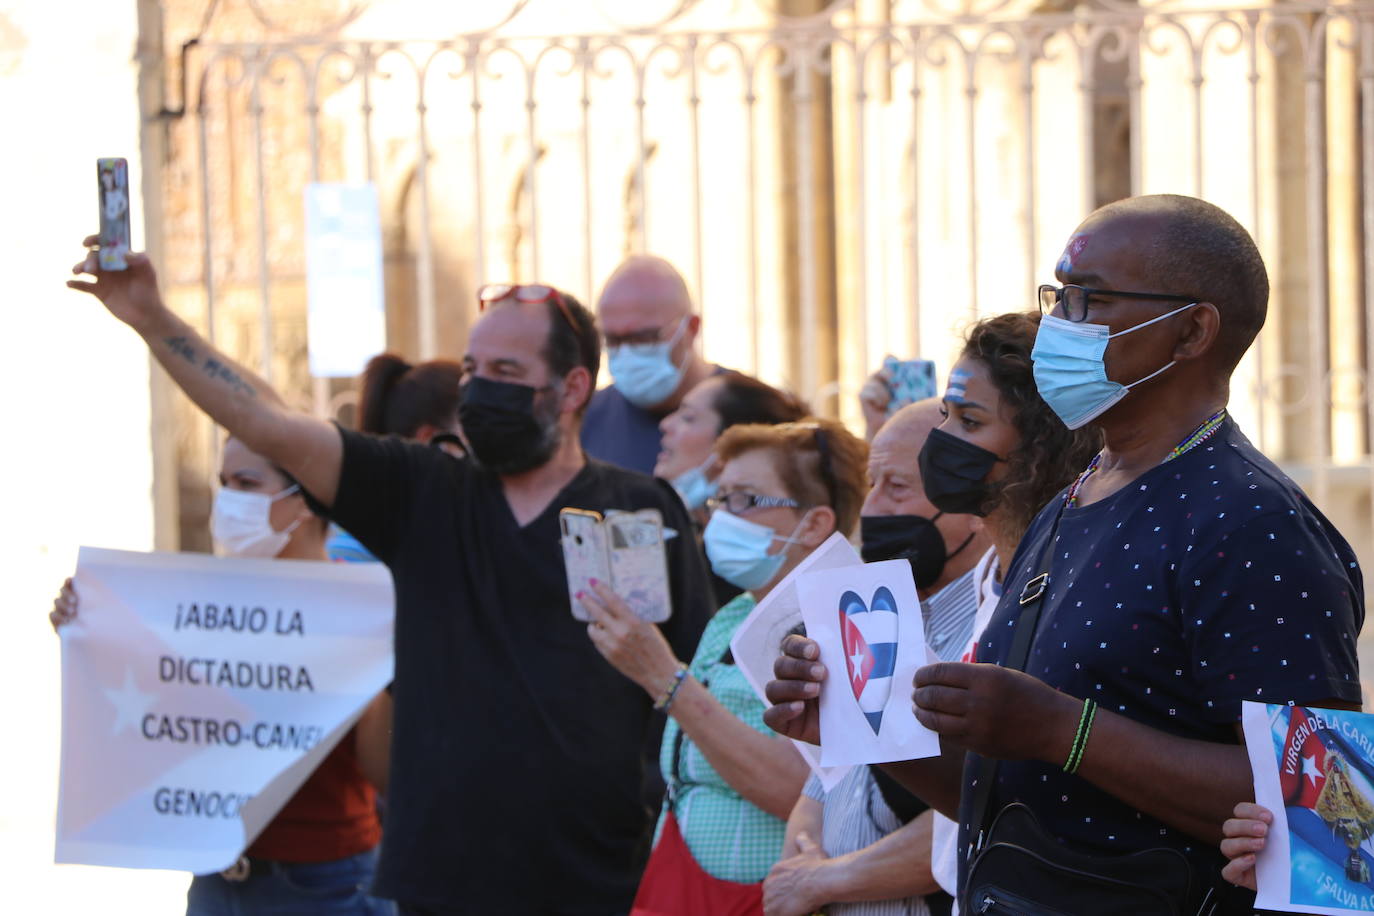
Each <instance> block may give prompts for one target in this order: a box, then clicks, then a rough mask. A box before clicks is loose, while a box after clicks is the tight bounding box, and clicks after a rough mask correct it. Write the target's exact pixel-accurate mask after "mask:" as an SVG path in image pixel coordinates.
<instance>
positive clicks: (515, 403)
mask: <svg viewBox="0 0 1374 916" xmlns="http://www.w3.org/2000/svg"><path fill="white" fill-rule="evenodd" d="M538 391H539V389H536V388H534V387H533V386H531V385H519V384H516V383H514V382H497V381H493V380H491V379H485V378H481V377H478V376H474V377H473V378H471V379H470V380H468V381H467V382H465V383H464V384H463V390H462V392H461V394H460V395H459V399H458V422H459V424H460V425H461V426H462V427H463V436H464V437H465V438H466V439H467V440H468V445H469V446H471V449H470V451H471V454H472V456H473V458H475V459H476V460H477V463H478V464H480V465H481V466H482V467H484V468H486V469H487V470H490V471H494V472H495V473H497V474H520V473H522V472H524V471H530V470H533V469H534V468H537V467H539V466H540V465H542V464H544V463H545V462H547V461H548V460H549V458H551V457H552V456H553V453H554V450H555V449H557V448H558V438H559V437H558V422H557V415H556V414H555V416H553V417H544V416H540V414H541V413H544V412H545V411H540V410H538V409H537V408H536V407H535V404H534V396H535V394H536V393H537V392H538Z"/></svg>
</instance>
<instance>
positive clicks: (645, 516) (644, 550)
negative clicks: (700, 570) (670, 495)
mask: <svg viewBox="0 0 1374 916" xmlns="http://www.w3.org/2000/svg"><path fill="white" fill-rule="evenodd" d="M605 524H606V527H607V528H608V529H609V530H610V535H611V537H610V541H611V584H612V586H613V587H614V588H615V590H616V593H617V594H618V595H620V597H622V598H624V599H625V603H626V604H628V605H629V606H630V609H631V610H633V611H634V612H635V614H636V615H638V616H639V617H642V618H643V619H645V620H647V621H649V622H650V623H662V622H663V621H665V620H667V619H668V618H669V617H670V616H671V615H672V613H673V606H672V599H671V598H670V597H669V595H668V560H667V557H666V556H665V554H664V551H663V516H662V514H660V513H659V511H658V510H657V509H641V510H639V511H638V512H626V513H620V512H612V513H608V514H607V516H606V522H605Z"/></svg>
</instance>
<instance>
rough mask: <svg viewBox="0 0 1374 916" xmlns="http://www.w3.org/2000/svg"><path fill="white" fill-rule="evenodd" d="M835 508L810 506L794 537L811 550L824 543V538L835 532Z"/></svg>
mask: <svg viewBox="0 0 1374 916" xmlns="http://www.w3.org/2000/svg"><path fill="white" fill-rule="evenodd" d="M835 521H836V519H835V510H834V509H832V508H830V507H829V506H812V507H811V509H810V510H809V511H808V512H807V513H806V518H804V519H803V520H802V527H801V530H800V531H798V532H797V534H796V539H797V540H799V541H801V542H802V544H803V545H804V546H806V547H808V548H810V549H811V550H815V549H816V548H817V547H819V546H821V545H822V544H824V543H825V539H826V538H828V537H830V535H832V534H834V533H835Z"/></svg>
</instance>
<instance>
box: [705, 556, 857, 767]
mask: <svg viewBox="0 0 1374 916" xmlns="http://www.w3.org/2000/svg"><path fill="white" fill-rule="evenodd" d="M862 564H863V560H862V559H860V558H859V553H858V551H856V550H855V549H854V547H853V545H851V544H850V543H849V541H847V540H845V538H844V535H842V534H838V533H836V534H832V535H831V536H830V537H829V538H828V539H827V540H826V541H825V543H823V544H821V546H819V547H817V548H816V549H815V550H813V551H811V553H810V555H808V556H807V557H806V559H804V560H802V561H801V562H800V563H798V564H797V568H796V569H794V570H792V572H790V573H788V574H787V576H785V577H784V578H783V580H782V581H781V582H779V583H778V584H777V585H775V586H773V590H772V591H770V592H769V593H768V594H767V595H766V596H765V597H764V599H763V600H762V601H760V602H759V603H758V606H757V607H755V608H754V610H753V613H751V614H750V615H749V616H748V617H746V618H745V619H744V622H743V623H741V624H740V625H739V628H738V629H737V630H735V635H734V638H733V639H731V640H730V653H731V654H732V655H733V656H734V657H735V664H736V665H738V666H739V669H740V673H742V674H743V675H744V678H745V680H747V681H748V682H749V686H750V687H753V688H754V692H755V693H757V694H758V695H759V699H761V700H763V702H764V703H765V704H767V703H768V697H767V696H765V695H764V692H763V689H764V686H765V685H766V684H767V683H768V682H769V681H771V680H772V679H773V662H774V661H775V660H776V659H777V657H778V650H779V646H780V645H781V643H782V640H783V637H784V636H786V635H787V633H788V631H790V630H791V629H792V628H793V627H795V626H797V624H799V623H801V622H802V612H801V604H800V603H799V601H798V599H797V577H798V576H802V575H805V574H806V573H808V572H810V571H813V570H818V569H838V568H840V567H844V566H860V565H862ZM832 676H833V669H832ZM792 743H793V744H795V745H796V747H797V750H798V751H800V752H801V755H802V757H804V758H805V759H806V762H807V763H808V764H810V766H811V769H812V770H813V771H814V772H815V773H816V775H817V776H819V777H820V780H821V784H822V785H824V786H825V789H826V791H829V790H830V789H832V788H834V787H835V786H836V785H838V784H839V782H840V780H841V779H844V776H845V774H846V773H848V772H849V767H847V766H841V767H823V766H821V751H820V748H818V747H816V746H815V745H813V744H807V743H805V742H803V741H794V742H792Z"/></svg>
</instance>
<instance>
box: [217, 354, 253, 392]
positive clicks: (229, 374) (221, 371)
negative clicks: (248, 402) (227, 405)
mask: <svg viewBox="0 0 1374 916" xmlns="http://www.w3.org/2000/svg"><path fill="white" fill-rule="evenodd" d="M205 374H206V375H208V376H210V377H211V378H217V379H219V380H220V381H222V382H224V383H225V384H226V385H228V386H229V387H230V388H233V389H234V390H235V391H237V392H239V393H240V394H243V395H246V396H248V397H250V398H255V397H257V396H258V393H257V392H256V391H254V390H253V386H252V385H250V384H248V383H247V382H245V381H244V380H243V379H242V378H241V377H240V376H239V374H238V373H237V372H235V371H234V370H233V369H231V368H229V367H228V366H226V365H225V364H224V363H222V362H220V361H219V360H217V359H215V358H213V357H211V358H209V359H207V360H206V361H205Z"/></svg>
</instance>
